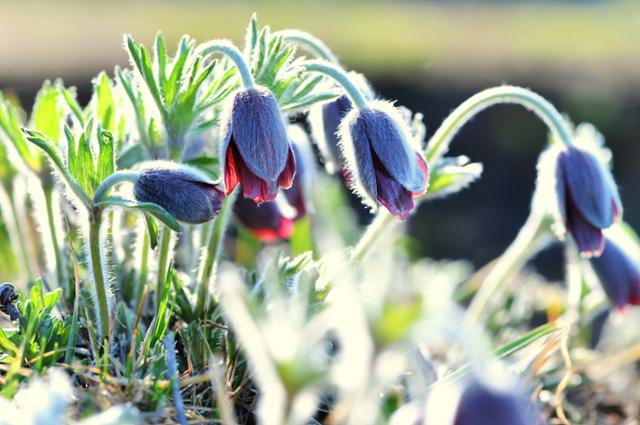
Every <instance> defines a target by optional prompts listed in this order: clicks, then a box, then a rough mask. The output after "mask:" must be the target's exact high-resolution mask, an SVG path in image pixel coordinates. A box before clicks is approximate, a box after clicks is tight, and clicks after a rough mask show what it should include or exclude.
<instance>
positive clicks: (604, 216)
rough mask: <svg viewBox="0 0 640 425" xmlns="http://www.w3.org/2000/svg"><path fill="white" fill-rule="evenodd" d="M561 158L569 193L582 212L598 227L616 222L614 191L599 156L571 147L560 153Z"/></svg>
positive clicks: (560, 164) (602, 227) (560, 161)
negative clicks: (613, 200)
mask: <svg viewBox="0 0 640 425" xmlns="http://www.w3.org/2000/svg"><path fill="white" fill-rule="evenodd" d="M558 161H559V163H558V166H559V167H561V168H562V174H563V176H564V179H565V183H566V185H567V188H568V195H569V197H570V198H571V201H573V204H574V205H575V206H576V208H577V209H578V211H580V214H581V215H582V216H583V217H584V218H585V220H587V221H588V222H589V223H591V225H592V226H595V227H597V228H599V229H606V228H607V227H609V226H611V225H612V224H613V221H614V209H613V207H612V199H613V194H612V192H611V188H610V185H609V182H608V181H607V178H606V176H605V171H604V169H603V168H602V165H601V164H600V162H599V161H598V159H597V158H596V157H595V156H593V155H592V154H590V153H589V152H587V151H585V150H582V149H579V148H576V147H574V146H571V147H568V148H567V150H565V151H564V152H562V153H561V154H560V155H559V157H558Z"/></svg>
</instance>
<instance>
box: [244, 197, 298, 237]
mask: <svg viewBox="0 0 640 425" xmlns="http://www.w3.org/2000/svg"><path fill="white" fill-rule="evenodd" d="M279 203H280V202H278V201H272V202H264V203H262V204H260V205H258V204H256V203H255V202H253V201H252V200H251V199H247V198H238V200H237V201H236V203H235V205H234V207H233V211H234V212H235V215H236V218H237V219H238V221H240V223H241V224H242V225H243V226H245V227H246V228H247V229H249V230H250V231H251V233H253V234H254V235H255V236H256V237H257V238H258V239H259V240H260V241H262V242H265V243H270V242H275V241H277V240H288V239H289V238H290V237H291V234H292V233H293V219H292V218H290V217H287V216H285V214H284V213H283V211H282V209H281V207H280V206H279V205H278V204H279Z"/></svg>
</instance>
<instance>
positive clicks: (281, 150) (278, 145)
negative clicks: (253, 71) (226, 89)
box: [220, 87, 296, 204]
mask: <svg viewBox="0 0 640 425" xmlns="http://www.w3.org/2000/svg"><path fill="white" fill-rule="evenodd" d="M222 134H223V135H224V137H223V139H222V143H221V152H220V158H222V160H223V167H224V168H223V169H224V183H225V190H226V193H227V194H229V193H230V192H231V191H232V190H233V189H234V188H235V187H236V186H237V185H238V184H240V185H241V187H242V193H243V195H244V197H245V198H249V199H252V200H253V201H254V202H256V203H258V204H260V203H262V202H265V201H272V200H274V199H275V197H276V194H277V193H278V188H285V189H286V188H288V187H290V186H291V184H292V182H293V176H294V174H295V169H296V165H295V159H294V155H293V151H292V149H291V144H290V143H289V139H288V138H287V131H286V127H285V123H284V119H283V117H282V114H281V113H280V109H279V108H278V103H277V101H276V99H275V98H274V96H273V94H272V93H271V92H270V91H269V90H267V89H265V88H261V87H253V88H248V89H243V90H240V91H238V92H237V93H236V94H235V96H234V97H233V99H232V102H231V103H230V107H229V110H228V116H227V120H226V123H225V128H224V129H223V131H222Z"/></svg>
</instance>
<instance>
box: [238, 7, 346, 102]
mask: <svg viewBox="0 0 640 425" xmlns="http://www.w3.org/2000/svg"><path fill="white" fill-rule="evenodd" d="M245 52H246V55H247V56H248V57H249V58H250V66H251V72H252V74H253V77H254V79H255V81H256V83H258V84H260V85H262V86H264V87H267V88H268V89H269V90H271V92H272V93H273V94H274V95H275V96H276V98H277V99H278V103H279V104H280V107H281V108H282V110H283V111H291V110H299V109H302V108H305V107H308V106H311V105H313V104H316V103H319V102H323V101H327V100H330V99H334V98H335V97H337V96H339V95H340V93H339V92H337V91H335V90H329V89H327V88H326V87H323V85H322V84H321V83H322V81H323V77H322V76H319V75H314V74H312V73H309V72H307V71H303V70H302V69H301V67H300V65H301V63H302V62H303V61H304V59H303V58H295V53H296V48H295V46H293V45H292V44H288V43H285V42H284V40H283V37H282V36H272V35H271V31H270V29H269V27H268V26H267V27H264V28H263V29H262V30H260V31H258V22H257V18H256V16H255V15H254V16H253V18H252V19H251V22H250V24H249V27H248V29H247V39H246V46H245Z"/></svg>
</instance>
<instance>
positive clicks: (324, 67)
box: [302, 61, 367, 109]
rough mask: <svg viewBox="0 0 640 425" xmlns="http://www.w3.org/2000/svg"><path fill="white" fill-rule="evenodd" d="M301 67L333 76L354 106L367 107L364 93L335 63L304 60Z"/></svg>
mask: <svg viewBox="0 0 640 425" xmlns="http://www.w3.org/2000/svg"><path fill="white" fill-rule="evenodd" d="M302 67H304V68H305V69H306V70H307V71H311V72H319V73H320V74H324V75H327V76H329V77H331V78H333V79H334V80H335V81H336V82H337V83H338V84H340V85H341V86H342V88H344V90H345V91H346V92H347V95H349V97H350V98H351V100H352V102H353V104H354V105H356V107H358V108H359V109H366V108H367V100H366V99H365V97H364V95H363V94H362V92H361V91H360V89H359V88H358V87H357V86H356V85H355V84H353V82H352V81H351V79H350V78H349V76H348V75H347V73H346V72H345V71H344V70H343V69H341V68H339V67H338V66H336V65H333V64H330V63H327V62H321V61H310V62H305V63H303V64H302Z"/></svg>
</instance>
